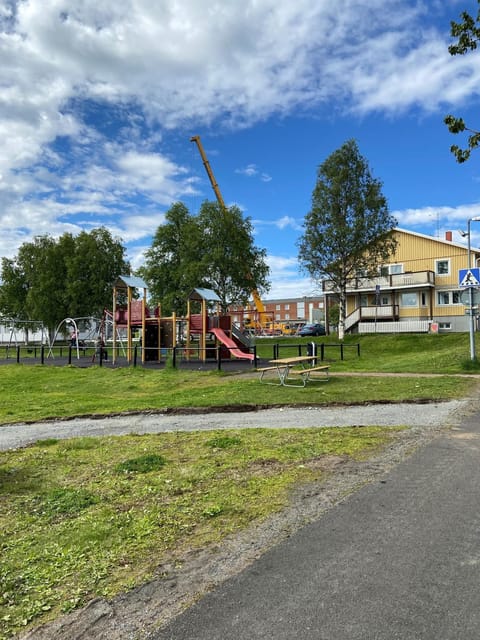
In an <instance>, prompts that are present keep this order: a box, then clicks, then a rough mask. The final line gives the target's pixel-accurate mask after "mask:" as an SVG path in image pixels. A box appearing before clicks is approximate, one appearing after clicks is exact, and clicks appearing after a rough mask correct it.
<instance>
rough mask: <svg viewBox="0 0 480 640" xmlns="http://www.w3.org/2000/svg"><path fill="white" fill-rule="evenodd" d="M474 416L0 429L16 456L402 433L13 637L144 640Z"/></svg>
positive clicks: (363, 409)
mask: <svg viewBox="0 0 480 640" xmlns="http://www.w3.org/2000/svg"><path fill="white" fill-rule="evenodd" d="M474 411H480V402H478V401H476V400H474V399H465V400H454V401H449V402H442V403H432V404H411V403H405V404H368V405H359V406H342V407H321V408H318V407H315V408H303V409H295V408H283V409H280V408H278V409H268V410H261V411H255V412H252V411H249V412H233V413H230V412H228V413H197V414H188V415H178V414H176V415H172V414H135V415H128V416H115V417H109V418H105V419H101V420H100V419H92V418H88V419H87V418H85V419H84V418H82V419H75V420H69V421H56V422H43V423H37V424H22V425H10V426H8V425H7V426H2V427H0V448H2V449H8V448H13V447H21V446H25V445H28V444H29V443H31V442H33V441H35V440H37V439H43V438H48V437H57V438H70V437H73V436H79V435H89V436H102V435H106V434H118V435H120V434H128V433H158V432H162V431H172V430H189V431H191V430H196V429H220V428H230V427H231V428H253V427H276V428H282V427H320V426H362V425H380V426H381V425H384V426H395V425H404V426H407V427H409V428H408V429H405V430H402V431H401V432H396V433H395V436H394V439H393V440H392V443H391V444H390V446H389V447H388V448H387V449H386V450H384V451H382V452H381V453H380V454H378V455H377V456H376V457H374V458H370V459H369V460H367V461H361V462H358V461H345V460H344V459H339V458H337V457H335V456H330V457H328V456H327V457H326V459H325V461H324V462H323V466H324V470H325V472H326V476H325V478H326V479H325V480H324V481H322V482H318V483H315V484H312V485H307V486H302V487H300V488H299V489H298V490H297V491H296V493H295V495H294V496H292V500H291V503H290V505H289V507H288V508H287V509H285V510H283V511H282V512H281V513H278V514H274V515H273V516H272V517H271V518H269V519H268V520H267V521H266V522H264V523H260V524H256V523H254V524H253V525H252V526H251V527H250V528H249V529H248V530H246V531H244V532H241V533H240V534H237V535H233V536H231V537H229V538H227V539H226V540H224V541H222V543H221V544H219V545H218V546H215V547H213V548H212V547H210V548H207V549H202V550H192V551H190V552H189V553H187V554H186V555H183V556H182V557H175V554H173V556H172V557H171V559H170V560H169V562H167V563H165V564H163V565H161V566H159V567H158V570H157V572H156V576H155V577H154V578H153V579H152V580H150V581H149V582H148V583H146V584H144V585H142V586H140V587H138V588H136V589H133V590H132V591H130V592H128V593H126V594H123V595H121V596H119V597H117V598H115V599H113V600H111V601H107V600H104V599H101V598H97V599H95V600H93V601H92V602H90V603H89V604H88V605H87V606H86V607H84V608H83V609H80V610H78V611H74V612H72V613H70V614H68V615H66V616H64V617H63V618H60V619H58V620H55V621H54V622H52V623H50V624H48V625H44V626H42V627H39V628H37V629H34V630H32V631H30V632H27V633H26V634H23V635H21V636H20V637H21V638H22V640H75V639H80V638H82V639H83V640H90V639H91V640H139V639H145V640H148V638H149V637H151V636H152V634H154V633H155V631H156V630H157V629H159V628H161V627H163V626H165V625H166V624H167V623H168V622H169V621H170V620H172V618H174V617H175V616H176V615H178V614H179V613H180V612H181V611H182V610H184V609H185V607H187V606H189V605H190V604H192V603H193V602H195V601H197V600H198V599H199V598H200V597H201V596H202V595H203V594H205V593H206V592H207V591H209V590H211V589H214V588H215V587H216V586H218V585H219V584H221V583H222V582H223V581H224V580H226V579H227V578H230V577H232V576H234V575H236V574H238V573H239V572H241V571H242V570H243V569H244V568H245V567H247V566H249V565H250V564H252V563H253V562H255V560H256V559H258V558H259V557H260V556H261V555H262V554H263V553H265V551H267V550H268V549H269V548H271V547H272V546H273V545H275V544H278V543H279V542H281V541H282V540H284V539H285V538H287V537H288V536H290V535H291V534H292V533H293V532H294V531H296V530H297V529H299V528H300V527H302V526H304V525H305V524H307V523H309V522H312V521H314V520H315V519H318V518H320V517H321V516H322V514H324V513H325V512H326V511H327V510H328V509H330V508H332V507H333V506H335V505H336V504H338V503H339V502H341V501H342V500H344V499H345V497H346V496H348V495H349V494H351V493H352V492H353V491H356V490H357V489H359V488H360V487H362V486H364V485H365V484H366V483H369V482H372V481H374V480H375V479H377V480H380V479H381V478H382V476H383V475H384V474H386V473H387V472H388V471H389V470H391V469H392V468H393V467H394V466H395V465H397V464H399V463H400V462H402V460H405V458H406V457H407V456H408V455H410V454H411V453H412V451H414V450H415V449H416V448H418V447H419V446H421V445H423V444H426V443H427V442H429V441H431V440H432V439H433V438H434V437H435V436H436V435H438V434H439V433H441V432H442V431H443V430H444V429H446V428H455V426H456V425H459V424H460V423H461V421H462V419H463V418H464V417H465V416H467V415H469V414H471V413H472V412H474Z"/></svg>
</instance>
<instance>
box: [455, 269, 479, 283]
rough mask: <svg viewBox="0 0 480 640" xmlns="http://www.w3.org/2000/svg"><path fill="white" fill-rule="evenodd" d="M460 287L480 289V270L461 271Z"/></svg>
mask: <svg viewBox="0 0 480 640" xmlns="http://www.w3.org/2000/svg"><path fill="white" fill-rule="evenodd" d="M458 286H459V287H480V268H478V267H472V268H471V269H460V270H459V272H458Z"/></svg>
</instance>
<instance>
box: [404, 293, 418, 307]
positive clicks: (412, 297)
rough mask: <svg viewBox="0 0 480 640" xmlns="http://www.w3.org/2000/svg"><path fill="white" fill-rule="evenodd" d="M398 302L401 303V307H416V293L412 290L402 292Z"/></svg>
mask: <svg viewBox="0 0 480 640" xmlns="http://www.w3.org/2000/svg"><path fill="white" fill-rule="evenodd" d="M400 304H401V305H402V307H416V306H417V294H416V293H415V292H412V291H408V292H405V293H402V294H401V296H400Z"/></svg>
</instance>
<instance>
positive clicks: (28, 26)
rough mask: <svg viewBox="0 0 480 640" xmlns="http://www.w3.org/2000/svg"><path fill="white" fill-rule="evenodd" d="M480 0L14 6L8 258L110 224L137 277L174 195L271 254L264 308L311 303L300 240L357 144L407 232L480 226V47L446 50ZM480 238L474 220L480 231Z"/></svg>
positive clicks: (7, 137) (2, 66) (9, 33)
mask: <svg viewBox="0 0 480 640" xmlns="http://www.w3.org/2000/svg"><path fill="white" fill-rule="evenodd" d="M463 10H467V11H469V12H470V13H471V14H473V15H476V13H477V10H478V4H477V2H476V1H473V0H428V1H427V0H368V2H366V1H365V0H335V2H332V1H331V0H316V1H315V2H312V0H296V1H295V2H294V3H292V2H291V0H255V1H254V0H243V1H242V2H239V1H238V0H210V1H209V2H208V3H206V2H203V1H202V0H182V1H181V2H178V1H177V0H154V1H153V0H122V2H118V1H117V0H116V1H115V2H114V1H113V0H95V1H93V0H21V1H17V0H0V87H1V89H0V140H1V141H2V144H1V145H0V224H1V230H2V233H1V234H0V256H7V257H13V256H14V255H15V254H16V252H17V250H18V247H19V246H20V245H21V244H22V242H25V241H28V240H31V239H32V238H33V236H35V235H39V234H45V233H48V234H51V235H53V236H59V235H61V234H62V233H64V232H66V231H68V232H71V233H78V232H79V231H81V230H82V229H85V230H87V231H88V230H90V229H92V228H94V227H97V226H100V225H105V226H107V227H108V228H109V229H111V231H112V233H113V234H114V235H115V236H118V237H119V238H121V239H122V241H123V243H124V244H125V246H126V247H127V252H128V257H129V259H130V260H131V262H132V265H133V266H134V267H137V266H139V265H140V264H141V263H142V252H143V251H144V250H145V249H146V248H148V247H149V246H150V243H151V237H152V234H153V233H154V232H155V230H156V229H157V227H158V226H159V225H160V224H162V223H163V221H164V214H165V212H166V211H167V210H168V208H169V207H170V206H171V204H172V203H173V202H175V201H178V200H181V201H183V202H185V203H186V204H187V206H188V207H189V208H190V211H191V212H192V213H196V212H198V209H199V207H200V205H201V203H202V201H203V200H205V199H211V200H213V199H214V194H213V192H212V190H211V187H210V183H209V181H208V178H207V175H206V173H205V171H204V168H203V165H202V162H201V159H200V156H199V153H198V150H197V148H196V146H195V145H194V144H192V143H191V142H190V137H191V136H192V135H200V137H201V140H202V143H203V146H204V148H205V150H206V153H207V155H208V158H209V161H210V164H211V166H212V169H213V171H214V174H215V177H216V179H217V182H218V184H219V186H220V189H221V191H222V194H223V197H224V200H225V202H226V203H227V204H238V205H239V206H240V207H241V208H242V210H243V211H244V213H245V215H246V216H249V217H250V218H251V219H252V221H253V224H254V229H255V242H256V244H257V245H258V246H259V247H262V248H265V249H266V250H267V254H268V262H269V265H270V267H271V281H272V287H271V291H270V292H269V294H268V295H267V296H266V297H267V298H274V297H296V296H304V295H312V294H314V293H316V292H317V291H318V289H317V288H316V285H315V283H312V282H310V281H309V280H308V278H307V277H306V276H305V274H302V273H301V272H299V269H298V261H297V244H296V243H297V240H298V238H299V236H300V235H301V234H302V223H303V219H304V216H305V214H306V213H307V212H308V210H309V208H310V204H311V194H312V190H313V188H314V186H315V181H316V172H317V168H318V166H319V165H320V164H321V163H322V162H323V161H324V160H325V159H326V158H327V157H328V156H329V155H330V154H331V153H332V152H333V151H335V149H337V148H338V147H340V146H341V145H342V144H343V143H344V142H345V141H346V140H348V139H350V138H354V139H356V140H357V143H358V145H359V149H360V152H361V153H362V155H363V156H364V157H365V158H366V159H367V161H368V162H369V165H370V168H371V170H372V173H373V175H374V177H376V178H378V179H379V180H381V181H382V183H383V192H384V194H385V196H386V197H387V200H388V203H389V208H390V211H391V212H392V213H393V214H394V215H395V217H396V218H397V220H398V224H399V226H400V227H401V228H405V229H410V230H412V231H416V232H419V233H425V234H428V235H433V236H439V237H442V238H443V237H444V234H445V231H447V230H452V231H453V232H454V240H455V241H458V242H461V241H462V240H461V237H460V235H459V234H458V232H457V230H458V229H465V228H466V221H467V219H468V218H470V217H473V216H477V215H480V197H479V187H480V151H478V152H476V154H475V153H474V154H473V155H472V158H471V160H470V161H469V162H467V163H465V164H463V165H459V164H457V163H456V161H455V159H454V157H453V155H452V154H451V153H450V151H449V148H450V145H451V144H454V143H459V144H460V145H462V143H463V142H464V140H463V139H457V138H458V136H452V135H451V134H450V133H449V132H448V130H447V128H446V127H445V125H444V124H443V118H444V116H445V115H447V114H448V113H453V114H455V115H461V116H463V117H464V118H465V120H466V122H467V124H469V125H470V126H471V127H472V128H478V127H480V110H479V108H478V105H479V93H480V53H478V52H473V53H470V54H468V55H466V56H457V57H452V56H450V55H449V53H448V50H447V47H448V44H449V43H450V41H451V40H450V35H449V34H450V21H451V20H458V19H459V16H460V13H461V12H462V11H463ZM472 245H474V246H478V245H480V223H478V224H475V223H473V224H472Z"/></svg>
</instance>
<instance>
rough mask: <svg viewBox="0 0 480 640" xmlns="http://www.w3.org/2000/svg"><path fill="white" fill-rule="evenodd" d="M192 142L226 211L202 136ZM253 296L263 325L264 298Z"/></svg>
mask: <svg viewBox="0 0 480 640" xmlns="http://www.w3.org/2000/svg"><path fill="white" fill-rule="evenodd" d="M190 142H195V144H196V145H197V147H198V151H199V153H200V156H201V158H202V162H203V166H204V167H205V171H206V172H207V175H208V178H209V180H210V184H211V185H212V189H213V191H214V193H215V196H216V198H217V200H218V203H219V205H220V206H221V207H222V208H223V210H224V211H225V210H226V209H227V207H226V206H225V201H224V200H223V196H222V193H221V191H220V187H219V186H218V183H217V181H216V180H215V176H214V175H213V171H212V168H211V166H210V162H209V161H208V158H207V154H206V153H205V150H204V148H203V145H202V142H201V140H200V136H192V137H191V138H190ZM251 293H252V298H253V302H254V304H255V309H256V310H257V311H258V313H259V318H260V324H261V325H262V326H263V324H264V322H263V320H264V318H265V306H264V304H263V302H262V299H261V298H260V295H259V293H258V291H257V290H256V289H255V288H254V289H253V290H252V292H251Z"/></svg>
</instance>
